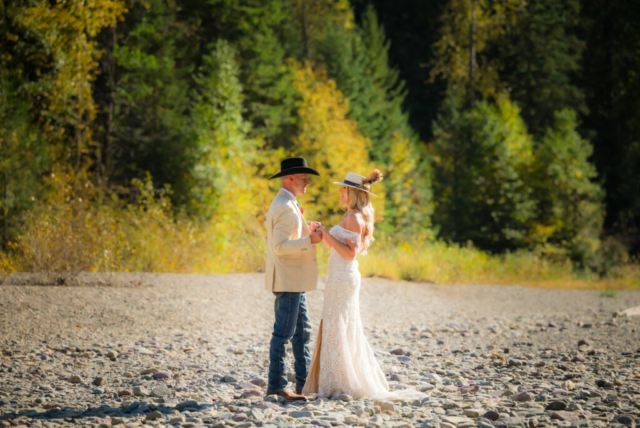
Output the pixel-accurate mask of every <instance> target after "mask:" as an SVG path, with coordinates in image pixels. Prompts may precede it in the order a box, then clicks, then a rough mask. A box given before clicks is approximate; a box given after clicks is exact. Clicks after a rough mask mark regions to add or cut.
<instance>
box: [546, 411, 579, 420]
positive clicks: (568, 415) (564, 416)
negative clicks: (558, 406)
mask: <svg viewBox="0 0 640 428" xmlns="http://www.w3.org/2000/svg"><path fill="white" fill-rule="evenodd" d="M550 417H551V419H558V420H560V421H568V422H574V421H577V420H579V419H580V416H579V415H578V414H577V413H573V412H563V411H558V412H552V413H551V416H550Z"/></svg>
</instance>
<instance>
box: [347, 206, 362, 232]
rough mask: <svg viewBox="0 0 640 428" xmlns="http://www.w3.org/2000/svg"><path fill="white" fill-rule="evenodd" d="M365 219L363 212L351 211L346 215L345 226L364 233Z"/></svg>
mask: <svg viewBox="0 0 640 428" xmlns="http://www.w3.org/2000/svg"><path fill="white" fill-rule="evenodd" d="M364 226H365V221H364V216H363V215H362V213H360V212H357V211H349V212H347V214H345V216H344V228H345V229H347V230H350V231H352V232H358V233H362V231H363V230H364Z"/></svg>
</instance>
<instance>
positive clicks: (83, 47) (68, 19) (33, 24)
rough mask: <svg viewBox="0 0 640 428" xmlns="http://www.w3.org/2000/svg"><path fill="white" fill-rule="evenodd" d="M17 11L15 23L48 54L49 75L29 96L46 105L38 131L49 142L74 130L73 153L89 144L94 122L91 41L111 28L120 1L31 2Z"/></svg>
mask: <svg viewBox="0 0 640 428" xmlns="http://www.w3.org/2000/svg"><path fill="white" fill-rule="evenodd" d="M29 3H30V4H31V6H26V7H24V8H21V9H20V10H19V11H18V12H17V14H16V20H17V22H18V23H19V24H20V25H22V26H24V27H25V28H26V29H28V30H29V31H31V32H33V33H35V34H36V35H37V36H38V37H39V38H40V40H41V42H42V43H43V44H44V45H45V46H46V47H47V49H49V50H50V52H51V57H52V59H53V63H52V64H51V67H52V68H53V73H52V75H51V76H47V77H46V78H45V77H43V78H42V79H41V81H40V82H39V83H38V84H39V85H41V86H39V87H37V88H34V89H35V91H37V92H40V93H41V94H43V95H44V96H45V97H46V98H47V100H48V105H47V109H48V114H47V116H48V117H49V122H48V123H47V125H46V126H45V127H44V129H45V130H46V131H47V132H48V133H51V134H52V135H51V137H53V139H58V140H60V139H63V138H65V135H64V134H65V127H66V126H71V127H73V128H74V129H75V135H72V136H70V137H67V138H74V139H75V144H76V146H77V151H78V154H80V153H83V152H84V151H86V149H87V148H88V146H89V144H90V143H91V130H90V126H89V124H90V123H91V122H92V121H93V120H94V119H95V117H96V105H95V103H94V100H93V91H92V81H93V80H95V76H96V69H97V67H98V62H97V61H96V58H95V57H94V55H95V54H96V48H95V40H94V38H95V37H96V36H97V34H98V33H99V32H100V30H101V29H102V28H104V27H108V26H113V25H115V24H116V20H117V19H118V18H120V17H122V15H123V14H124V13H125V12H126V8H125V6H124V2H123V1H121V0H92V1H84V0H64V1H55V2H51V1H48V0H37V1H34V2H29Z"/></svg>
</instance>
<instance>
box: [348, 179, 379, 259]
mask: <svg viewBox="0 0 640 428" xmlns="http://www.w3.org/2000/svg"><path fill="white" fill-rule="evenodd" d="M381 180H382V174H381V173H380V171H379V170H377V169H376V170H374V171H373V172H372V173H371V174H369V175H368V176H366V177H365V178H364V179H363V180H362V187H364V188H365V189H366V190H369V189H370V188H371V184H373V183H375V182H377V181H381ZM346 189H347V209H349V210H353V211H360V213H362V216H363V217H364V236H363V238H362V242H363V246H362V249H361V251H362V252H363V253H366V251H367V248H369V245H371V243H372V242H373V241H374V239H373V229H374V224H375V219H374V214H375V210H374V209H373V205H371V196H370V195H369V193H367V192H363V191H362V190H358V189H356V188H354V187H349V186H346Z"/></svg>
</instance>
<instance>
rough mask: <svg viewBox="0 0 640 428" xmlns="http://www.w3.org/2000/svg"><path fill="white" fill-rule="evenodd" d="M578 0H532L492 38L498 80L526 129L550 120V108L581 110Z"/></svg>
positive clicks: (538, 129)
mask: <svg viewBox="0 0 640 428" xmlns="http://www.w3.org/2000/svg"><path fill="white" fill-rule="evenodd" d="M579 19H580V2H579V0H562V1H557V0H533V1H531V2H528V3H527V4H526V6H525V8H524V9H523V10H522V11H521V12H520V13H518V17H517V22H516V24H515V26H513V27H512V28H511V30H510V31H509V32H508V34H507V35H505V37H503V38H501V39H500V40H499V41H497V42H496V44H497V45H498V46H497V49H498V50H499V51H500V52H499V53H498V55H499V57H500V63H501V64H503V65H504V67H503V68H502V70H501V73H500V76H501V80H503V81H504V82H506V84H507V85H508V87H509V91H510V96H511V98H512V99H513V100H514V101H515V102H517V103H518V105H519V106H520V107H521V109H522V117H523V119H524V120H525V122H526V123H527V126H528V128H529V132H531V133H532V134H533V135H534V136H536V137H541V136H542V135H543V134H544V132H545V129H546V128H547V127H549V126H552V125H553V124H554V112H555V111H559V110H562V109H563V108H572V109H574V110H578V111H580V112H582V113H585V112H586V105H585V103H584V95H583V91H582V90H581V89H580V88H579V87H578V86H577V85H576V84H575V77H576V76H577V73H578V72H579V70H580V58H581V55H582V52H583V50H584V42H583V41H582V40H580V39H579V38H578V36H577V34H576V32H577V30H578V25H579Z"/></svg>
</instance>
